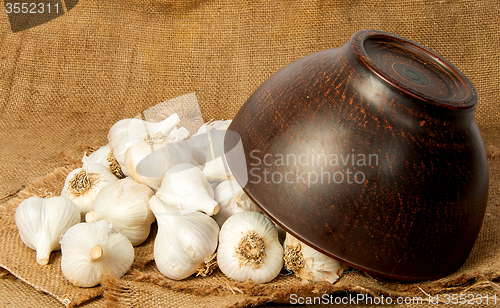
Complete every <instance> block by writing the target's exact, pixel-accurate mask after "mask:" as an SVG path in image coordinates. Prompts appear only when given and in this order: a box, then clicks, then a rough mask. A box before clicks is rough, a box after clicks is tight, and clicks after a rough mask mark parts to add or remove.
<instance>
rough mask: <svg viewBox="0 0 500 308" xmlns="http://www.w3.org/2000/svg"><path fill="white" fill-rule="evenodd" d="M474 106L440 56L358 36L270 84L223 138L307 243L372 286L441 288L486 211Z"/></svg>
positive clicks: (260, 198) (244, 180)
mask: <svg viewBox="0 0 500 308" xmlns="http://www.w3.org/2000/svg"><path fill="white" fill-rule="evenodd" d="M477 101H478V97H477V92H476V90H475V88H474V86H473V85H472V83H471V82H470V81H469V79H467V77H465V76H464V74H463V73H461V72H460V71H459V70H458V69H457V68H456V67H455V66H453V65H452V64H451V63H450V62H448V61H447V60H445V59H444V58H443V57H441V56H439V55H437V54H436V53H434V52H432V51H431V50H429V49H427V48H425V47H423V46H421V45H419V44H417V43H415V42H412V41H410V40H407V39H405V38H402V37H400V36H397V35H394V34H391V33H387V32H383V31H375V30H366V31H360V32H357V33H355V34H354V35H353V36H352V37H351V39H350V40H349V41H348V42H347V43H346V44H345V45H344V46H342V47H339V48H334V49H329V50H325V51H321V52H318V53H315V54H312V55H309V56H306V57H304V58H301V59H299V60H297V61H295V62H293V63H291V64H289V65H287V66H286V67H284V68H283V69H281V70H280V71H278V72H276V73H275V74H274V75H272V76H271V77H270V78H269V79H267V80H266V81H265V82H264V83H263V84H262V85H261V86H260V87H259V88H258V89H257V90H256V91H255V92H254V93H253V94H252V95H251V96H250V97H249V98H248V100H247V101H246V102H245V104H244V105H243V106H242V107H241V109H240V110H239V112H238V114H237V115H236V116H235V118H234V119H233V122H232V123H231V125H230V126H229V132H230V133H229V134H227V137H226V140H225V152H226V159H227V162H228V165H229V168H230V169H231V171H232V172H233V174H234V176H235V177H236V179H237V180H238V182H239V183H240V184H241V186H242V187H244V190H245V192H246V193H247V194H248V195H249V196H250V198H252V200H254V202H255V203H256V204H257V205H259V206H260V207H261V208H262V210H263V211H264V212H265V213H266V214H267V215H268V216H269V217H270V218H272V219H273V220H274V221H275V222H276V223H277V224H278V225H280V226H281V227H283V228H284V229H285V230H286V231H287V232H290V233H291V234H292V235H294V236H296V237H297V238H299V239H300V240H301V241H303V242H305V243H306V244H308V245H310V246H312V247H313V248H315V249H317V250H319V251H321V252H323V253H325V254H327V255H329V256H331V257H333V258H335V259H338V260H340V261H342V262H345V263H347V264H348V265H350V266H352V267H354V268H358V269H361V270H364V271H367V272H369V273H372V274H374V275H378V276H382V277H388V278H393V279H401V280H426V279H436V278H440V277H443V276H445V275H448V274H450V273H452V272H454V271H456V270H457V269H458V268H459V267H460V266H461V265H462V264H463V263H464V262H465V260H466V259H467V257H468V255H469V253H470V251H471V249H472V246H473V245H474V242H475V240H476V237H477V235H478V233H479V230H480V228H481V224H482V221H483V217H484V213H485V209H486V202H487V195H488V168H487V167H488V166H487V159H486V153H485V149H484V145H483V142H482V138H481V135H480V133H479V130H478V128H477V125H476V123H475V122H474V111H475V108H476V105H477ZM237 144H241V145H242V147H238V146H237ZM242 157H244V159H242ZM242 161H243V163H242Z"/></svg>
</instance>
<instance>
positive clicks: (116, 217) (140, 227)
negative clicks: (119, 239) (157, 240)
mask: <svg viewBox="0 0 500 308" xmlns="http://www.w3.org/2000/svg"><path fill="white" fill-rule="evenodd" d="M153 195H154V192H153V191H152V190H151V189H150V188H149V187H147V186H146V185H144V184H139V183H137V182H136V181H134V180H133V179H131V178H125V179H123V180H119V181H117V182H115V183H113V184H111V185H108V186H106V187H105V188H104V189H102V190H101V192H100V193H99V194H98V195H97V198H96V200H95V209H94V210H93V211H90V212H88V213H87V214H86V215H85V220H86V221H87V222H94V221H98V220H106V221H108V222H109V223H111V224H112V225H113V228H114V229H115V230H116V231H118V232H120V233H121V234H123V235H125V236H126V237H127V238H128V239H129V240H130V242H131V243H132V245H134V246H137V245H140V244H142V243H143V242H144V241H145V240H146V239H147V238H148V236H149V231H150V228H151V223H153V221H154V220H155V217H154V215H153V213H152V212H151V210H150V209H149V205H148V201H149V199H150V198H151V197H152V196H153Z"/></svg>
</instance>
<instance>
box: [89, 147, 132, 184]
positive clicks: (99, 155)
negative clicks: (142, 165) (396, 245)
mask: <svg viewBox="0 0 500 308" xmlns="http://www.w3.org/2000/svg"><path fill="white" fill-rule="evenodd" d="M85 161H88V162H90V163H95V164H101V165H103V166H105V167H106V168H108V169H109V170H110V171H111V172H112V173H113V174H114V175H115V176H116V177H117V178H119V179H123V178H125V175H124V174H123V172H122V169H121V167H120V164H118V162H117V161H116V159H115V156H114V155H113V151H111V146H110V145H109V144H106V145H103V146H102V147H100V148H99V149H97V151H94V152H92V153H90V155H89V156H88V157H87V156H85V155H84V156H83V159H82V163H85Z"/></svg>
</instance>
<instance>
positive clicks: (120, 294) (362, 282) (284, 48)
mask: <svg viewBox="0 0 500 308" xmlns="http://www.w3.org/2000/svg"><path fill="white" fill-rule="evenodd" d="M499 16H500V2H499V1H446V0H444V1H408V0H406V1H404V0H397V1H389V0H385V1H384V0H372V1H352V2H351V1H347V0H337V1H251V2H250V1H201V0H192V1H166V0H163V1H162V0H141V1H138V0H128V1H127V0H111V1H98V0H80V1H79V3H78V4H77V5H76V6H75V7H74V8H73V9H72V10H71V11H69V12H67V13H66V14H64V15H63V16H61V17H59V18H57V19H54V20H52V21H51V22H48V23H46V24H43V25H40V26H37V27H35V28H31V29H28V30H25V31H22V32H17V33H13V32H12V31H11V28H10V25H9V21H8V18H7V14H6V13H5V12H4V11H2V13H0V44H1V47H0V111H1V113H0V132H1V133H0V134H1V135H0V157H1V159H0V201H1V202H2V208H1V210H2V214H0V215H2V216H1V217H0V218H1V219H0V223H2V225H3V226H4V227H5V228H4V229H9V228H12V226H11V225H9V224H8V223H7V222H6V220H8V218H9V215H11V214H12V207H13V204H15V200H19V199H20V198H21V197H23V196H24V197H25V196H26V194H27V193H33V192H34V190H33V188H32V187H33V185H28V184H29V183H33V182H35V180H36V179H37V178H40V177H44V178H45V180H44V181H45V182H38V184H37V185H41V187H44V186H47V185H50V183H52V184H53V182H50V181H54V178H52V177H51V176H55V175H54V174H52V175H50V176H49V177H47V176H46V175H47V174H48V173H50V172H53V171H54V170H55V169H56V168H57V167H61V166H64V168H65V169H59V172H62V173H61V174H64V172H67V171H68V170H67V169H68V168H70V167H72V166H73V165H72V164H73V163H74V162H75V159H72V158H68V157H66V161H61V158H60V155H59V153H61V152H65V153H67V151H71V152H72V153H76V154H75V155H77V154H81V152H82V151H83V148H79V147H80V146H81V145H82V144H83V145H100V144H104V143H106V135H107V131H108V129H109V127H110V126H111V125H112V124H113V123H114V122H115V121H117V120H119V119H121V118H125V117H133V116H135V115H137V114H138V113H140V112H141V111H143V110H145V109H147V108H149V107H151V106H153V105H155V104H157V103H159V102H162V101H165V100H167V99H170V98H174V97H177V96H180V95H183V94H186V93H191V92H196V94H197V96H198V100H199V104H200V106H201V111H202V115H203V117H204V119H205V120H210V119H223V118H224V119H225V118H231V117H233V116H234V114H235V113H236V112H237V110H238V109H239V107H240V106H241V105H242V104H243V103H244V101H245V100H246V98H247V97H248V96H249V95H250V94H251V93H252V92H253V91H254V90H255V89H256V88H257V87H258V86H259V85H260V83H262V82H263V81H264V80H265V79H266V78H267V77H269V76H270V75H271V74H272V73H274V72H275V71H276V70H278V69H279V68H281V67H283V66H284V65H286V64H288V63H290V62H291V61H293V60H295V59H298V58H300V57H302V56H305V55H307V54H310V53H312V52H315V51H319V50H323V49H327V48H332V47H337V46H340V45H343V44H344V43H345V42H346V41H347V40H348V39H349V37H350V36H351V35H352V34H353V33H354V32H355V31H357V30H361V29H368V28H371V29H380V30H386V31H390V32H393V33H396V34H399V35H402V36H404V37H407V38H409V39H412V40H414V41H417V42H419V43H421V44H423V45H425V46H427V47H429V48H431V49H433V50H435V51H436V52H438V53H439V54H441V55H442V56H444V57H445V58H447V59H448V60H450V61H451V62H452V63H454V64H455V65H456V66H457V67H458V68H459V69H461V70H462V71H463V72H464V73H465V74H466V75H467V76H468V77H469V78H470V79H471V80H472V82H473V83H474V84H475V86H476V88H477V89H478V92H479V95H480V103H479V106H478V108H477V110H476V121H477V122H478V124H479V125H480V128H481V131H482V133H483V137H484V138H485V142H486V143H487V146H488V147H489V146H493V147H494V146H497V147H498V146H499V145H500V142H499V141H500V133H499V132H500V124H499V123H498V120H499V119H500V114H499V109H498V107H499V101H500V99H499V94H498V93H500V77H499V71H500V52H499V51H498V50H499V47H500V38H499V35H498V33H499V30H500V17H499ZM33 18H36V17H33ZM495 153H496V152H491V153H490V154H492V156H495ZM489 163H490V172H491V181H492V184H491V189H490V201H489V207H488V214H489V215H487V216H486V219H485V226H484V227H483V230H482V233H481V234H482V236H481V237H480V240H478V243H477V245H476V247H475V248H474V252H473V255H471V258H470V259H469V261H468V263H467V265H466V266H465V267H464V268H463V269H462V270H464V271H462V272H459V273H457V274H456V275H455V276H453V277H451V278H448V280H447V281H438V282H430V283H429V284H419V287H420V288H421V289H422V290H423V292H439V290H441V291H442V292H455V291H456V292H461V291H463V290H466V289H467V288H472V289H471V290H476V289H477V290H479V291H481V292H482V293H483V294H486V292H495V289H494V287H495V285H494V284H492V283H491V280H494V279H496V278H497V277H498V271H499V270H498V269H499V264H500V254H499V252H498V250H499V249H500V248H499V246H500V245H499V243H498V239H497V238H498V234H499V233H500V232H499V230H498V228H497V225H498V217H499V216H500V212H499V211H498V205H499V202H498V195H500V188H499V186H498V180H495V179H496V178H495V177H494V175H495V174H496V173H498V170H500V165H499V162H498V160H497V159H495V158H493V159H490V161H489ZM47 179H51V180H47ZM47 181H49V182H47ZM40 183H42V184H40ZM35 186H36V185H35ZM24 187H27V188H26V189H24V190H23V188H24ZM38 193H40V192H38ZM9 206H10V208H9ZM9 211H10V212H9ZM9 213H10V214H9ZM11 249H12V250H14V251H16V253H18V252H19V251H22V253H26V254H27V253H29V251H25V250H22V249H24V248H23V247H22V246H19V247H1V251H2V252H1V256H2V258H4V259H5V256H9V255H12V254H9V251H10V250H11ZM146 259H147V258H146ZM144 262H146V263H145V264H144V266H145V267H144V270H145V271H146V272H147V271H148V269H149V270H150V272H149V274H150V275H154V274H155V273H154V268H149V266H151V262H149V263H148V262H147V261H144ZM133 273H135V272H133ZM133 273H130V275H129V279H128V280H124V281H114V280H113V279H112V278H110V279H108V280H107V281H106V282H105V283H104V286H103V288H102V289H99V290H98V291H97V293H99V292H101V291H102V292H104V297H100V298H98V299H97V300H92V301H90V303H88V304H87V305H89V306H94V305H95V306H102V305H103V304H104V302H106V301H107V302H108V303H115V304H118V305H119V304H129V305H132V304H133V303H134V302H135V303H141V304H144V305H146V304H148V305H149V304H151V305H161V304H163V305H172V306H176V304H179V303H183V305H189V303H191V305H202V304H203V303H205V304H203V305H206V306H210V303H219V304H221V303H226V304H227V305H236V306H239V305H244V304H250V303H263V302H265V301H268V300H274V301H281V302H286V300H285V299H284V298H280V297H279V294H280V293H279V292H280V289H279V287H277V289H276V292H274V293H273V292H271V291H269V289H268V290H267V291H266V290H259V289H257V290H254V289H252V288H250V287H248V286H239V288H238V287H237V289H239V290H246V291H247V294H252V296H251V297H248V296H246V295H244V294H243V295H242V294H241V293H239V292H238V291H235V290H236V289H234V288H232V287H230V288H226V289H220V290H219V291H218V292H219V293H220V296H219V297H215V298H210V296H204V295H200V293H199V292H201V291H200V290H198V291H192V290H191V291H189V290H188V292H183V291H182V290H184V289H183V288H186V286H184V287H182V286H181V287H180V289H182V290H180V289H177V288H176V287H175V286H172V285H169V284H168V282H165V281H163V280H161V279H160V278H161V277H160V278H158V277H156V278H155V277H153V276H151V277H150V276H140V277H139V276H137V275H135V274H133ZM2 275H3V276H4V277H5V278H4V279H0V292H1V295H2V296H0V298H2V299H0V303H1V304H3V305H4V306H6V305H13V306H18V305H20V304H21V303H23V304H28V302H29V301H28V299H29V300H31V299H36V300H34V301H33V303H37V304H40V305H47V306H51V305H60V302H61V301H59V302H58V301H54V299H53V298H52V297H48V296H46V295H42V293H39V292H37V291H35V289H33V288H32V287H31V286H29V285H27V284H24V283H23V282H22V281H20V280H15V279H14V278H13V277H12V275H10V274H6V273H5V272H3V274H2ZM40 275H41V276H40V277H41V278H40V279H41V281H44V283H46V284H48V285H50V282H51V279H53V277H45V276H43V273H41V274H40ZM134 275H135V276H134ZM148 277H149V278H148ZM217 277H219V278H220V276H217ZM217 277H216V278H214V279H219V278H217ZM287 277H288V278H283V281H281V280H280V281H281V282H279V283H278V285H281V286H282V287H284V286H286V284H287V283H288V282H290V281H291V280H293V278H292V277H293V276H292V277H289V276H287ZM157 278H158V279H160V280H158V279H157ZM220 279H223V278H220ZM131 280H139V281H131ZM287 281H288V282H287ZM219 282H220V281H219ZM28 283H29V282H28ZM155 283H156V284H155ZM32 285H33V284H32ZM488 286H490V287H488ZM491 286H493V287H491ZM35 287H37V286H35ZM337 287H340V289H336V288H337ZM486 287H488V288H489V289H484V288H486ZM38 288H40V287H39V286H38ZM245 288H246V289H245ZM308 288H309V287H307V286H306V287H303V289H301V291H302V292H304V294H306V293H308V292H309V293H310V292H313V291H314V288H313V289H308ZM318 288H319V289H317V290H316V291H318V290H319V291H321V290H322V291H329V292H333V291H337V290H353V291H356V292H368V293H373V294H384V293H385V294H388V293H390V292H396V291H395V290H397V292H400V293H398V294H406V293H404V292H410V293H407V294H417V293H416V292H417V291H416V290H417V289H418V288H417V289H416V287H415V285H406V284H403V285H402V286H397V285H396V284H395V283H388V282H382V283H381V282H377V281H376V280H373V279H372V278H370V277H367V276H364V274H362V273H359V272H351V273H348V274H346V275H345V276H344V278H342V280H341V281H340V282H339V284H337V285H334V286H322V287H318ZM478 288H479V289H478ZM40 289H41V290H42V291H43V290H44V289H43V288H40ZM271 289H272V288H271ZM176 290H177V291H176ZM228 290H229V291H228ZM231 290H232V292H235V294H234V295H233V293H232V292H231ZM405 290H406V291H405ZM45 291H47V290H45ZM125 291H127V292H125ZM184 291H186V290H184ZM213 291H214V292H216V293H217V290H213ZM264 291H266V292H267V293H266V292H264ZM89 292H94V291H89ZM162 292H166V293H162ZM197 292H198V293H197ZM227 292H229V293H230V294H229V293H227ZM252 292H253V293H252ZM166 294H168V295H166ZM391 294H396V293H391ZM420 294H422V292H421V291H420ZM221 296H224V298H225V299H227V301H226V300H224V301H223V300H221V298H222V297H221ZM84 297H85V296H84ZM89 297H91V296H89ZM167 298H168V299H174V298H175V299H176V301H169V300H168V299H167ZM1 301H3V302H1Z"/></svg>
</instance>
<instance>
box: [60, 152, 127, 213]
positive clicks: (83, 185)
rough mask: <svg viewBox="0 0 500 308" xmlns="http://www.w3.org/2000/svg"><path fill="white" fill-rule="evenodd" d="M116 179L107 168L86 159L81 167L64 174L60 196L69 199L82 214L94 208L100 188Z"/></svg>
mask: <svg viewBox="0 0 500 308" xmlns="http://www.w3.org/2000/svg"><path fill="white" fill-rule="evenodd" d="M84 160H85V159H84ZM116 181H118V178H117V177H116V176H114V175H113V173H111V171H110V170H109V169H108V168H106V167H104V166H103V165H101V164H97V163H90V162H89V161H88V159H86V160H85V163H84V165H83V166H82V168H77V169H75V170H73V171H71V172H70V173H69V174H68V176H66V180H65V182H64V187H63V189H62V191H61V196H63V197H66V198H68V199H71V200H72V201H73V202H74V203H75V204H76V206H77V207H78V208H79V210H80V213H81V214H82V216H83V215H85V213H87V212H88V211H91V210H93V209H94V202H95V198H96V196H97V194H98V193H99V192H100V191H101V189H103V188H104V187H106V186H107V185H109V184H111V183H115V182H116Z"/></svg>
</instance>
